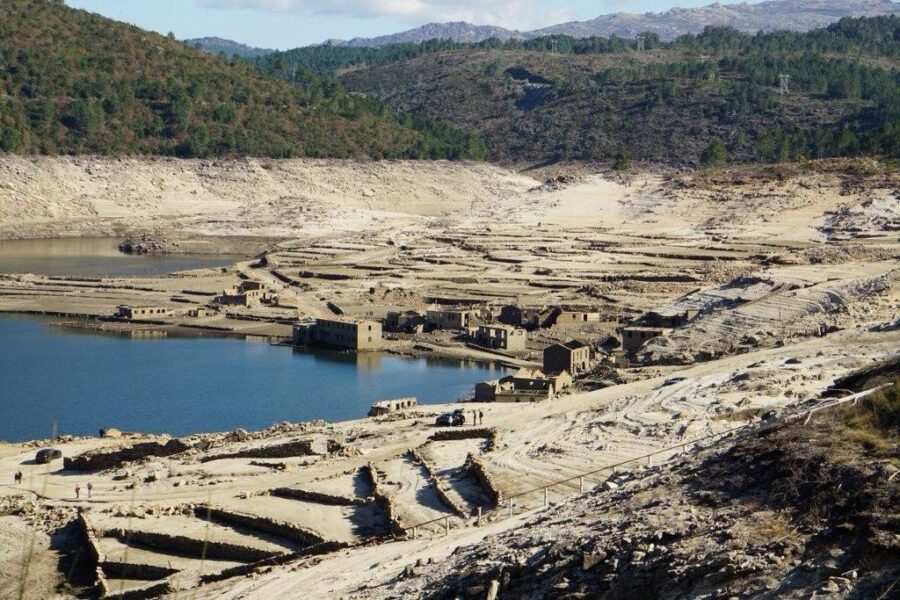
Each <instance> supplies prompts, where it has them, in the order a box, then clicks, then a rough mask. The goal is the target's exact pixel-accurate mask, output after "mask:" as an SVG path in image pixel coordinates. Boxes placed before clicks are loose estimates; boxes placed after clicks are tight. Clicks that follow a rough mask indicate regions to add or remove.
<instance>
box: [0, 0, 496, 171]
mask: <svg viewBox="0 0 900 600" xmlns="http://www.w3.org/2000/svg"><path fill="white" fill-rule="evenodd" d="M293 83H294V85H289V84H287V83H285V82H283V81H281V80H278V79H275V78H270V77H266V76H264V75H262V74H260V73H259V71H258V70H257V69H255V68H253V66H252V65H249V64H246V63H244V62H242V61H233V60H229V59H225V58H222V57H217V56H211V55H208V54H206V53H204V52H201V51H199V50H196V49H194V48H191V47H188V46H186V45H185V44H183V43H181V42H178V41H176V40H174V39H170V38H166V37H163V36H159V35H156V34H153V33H149V32H147V31H143V30H141V29H138V28H136V27H132V26H129V25H125V24H123V23H118V22H115V21H112V20H109V19H105V18H103V17H100V16H98V15H94V14H91V13H88V12H85V11H81V10H74V9H71V8H67V7H66V6H65V5H64V4H63V3H62V2H61V1H58V0H56V1H47V0H3V2H0V152H14V153H22V154H51V155H52V154H83V153H94V154H148V155H154V154H156V155H174V156H183V157H205V156H241V155H254V156H271V157H290V156H311V157H316V156H329V157H350V156H372V157H413V158H419V157H422V158H443V157H447V158H481V157H483V155H484V148H483V145H481V144H479V142H478V140H477V139H475V138H473V137H472V136H468V135H465V134H461V133H459V132H458V131H455V130H454V129H453V128H451V127H447V126H442V127H436V126H431V125H429V126H428V127H421V128H420V130H418V131H417V130H415V129H413V127H412V125H414V124H419V123H420V122H421V119H419V120H415V121H414V120H413V119H407V120H406V123H401V122H400V121H399V120H398V119H396V118H394V117H393V116H392V115H391V114H390V111H389V110H387V109H385V108H384V106H382V105H381V104H380V103H379V102H377V101H373V100H371V99H366V98H363V97H359V96H353V95H350V94H348V93H347V92H346V91H345V90H344V89H342V88H341V86H340V85H338V84H337V83H336V82H334V81H333V80H330V79H325V78H322V77H318V76H314V75H311V74H308V73H305V72H297V73H295V76H294V78H293Z"/></svg>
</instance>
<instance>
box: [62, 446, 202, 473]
mask: <svg viewBox="0 0 900 600" xmlns="http://www.w3.org/2000/svg"><path fill="white" fill-rule="evenodd" d="M190 448H191V446H190V445H188V444H186V443H184V442H183V441H181V440H178V439H172V440H169V441H167V442H164V443H163V442H144V443H141V444H134V445H133V446H125V447H118V448H101V449H97V450H93V451H90V452H85V453H84V454H79V455H78V456H73V457H66V458H65V459H63V467H64V468H65V469H66V470H70V471H106V470H109V469H117V468H119V467H121V466H122V465H124V464H125V463H129V462H133V461H137V460H142V459H144V458H147V457H149V456H173V455H175V454H180V453H182V452H186V451H187V450H190Z"/></svg>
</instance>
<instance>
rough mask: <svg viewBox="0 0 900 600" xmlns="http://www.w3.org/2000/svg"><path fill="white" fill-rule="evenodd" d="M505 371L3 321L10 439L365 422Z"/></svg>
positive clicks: (3, 387)
mask: <svg viewBox="0 0 900 600" xmlns="http://www.w3.org/2000/svg"><path fill="white" fill-rule="evenodd" d="M502 374H503V373H502V370H501V369H500V368H499V367H492V366H488V365H483V364H477V363H472V362H460V361H441V360H426V359H412V358H404V357H399V356H394V355H386V354H380V353H378V354H359V355H355V354H345V353H301V352H298V351H296V350H294V349H292V348H287V347H279V346H272V345H270V344H269V343H268V342H250V341H245V340H241V339H229V338H221V337H200V338H198V337H185V338H171V337H170V338H163V339H132V338H130V337H123V336H114V335H97V334H93V333H82V332H79V331H78V330H72V329H68V328H60V327H55V326H52V325H51V324H50V323H48V322H47V321H45V320H37V319H21V318H11V317H0V411H2V413H0V439H2V440H7V441H23V440H28V439H37V438H47V437H50V435H51V432H52V430H53V426H54V423H56V427H57V430H58V432H59V434H78V435H95V434H96V433H97V431H98V430H99V429H100V428H103V427H117V428H119V429H122V430H125V431H141V432H153V433H170V434H172V435H186V434H190V433H198V432H210V431H229V430H232V429H234V428H236V427H243V428H245V429H251V430H252V429H262V428H265V427H268V426H269V425H272V424H273V423H277V422H281V421H293V422H297V421H309V420H312V419H319V418H321V419H326V420H328V421H338V420H345V419H353V418H359V417H363V416H365V414H366V412H367V411H368V409H369V406H370V405H371V404H372V403H373V402H375V401H378V400H384V399H390V398H398V397H406V396H416V397H417V398H418V399H419V402H420V403H423V404H424V403H438V402H452V401H455V400H457V399H459V398H461V397H463V396H465V395H467V394H469V393H470V392H471V390H472V386H473V385H474V384H475V383H476V382H478V381H481V380H484V379H489V378H496V377H500V376H502Z"/></svg>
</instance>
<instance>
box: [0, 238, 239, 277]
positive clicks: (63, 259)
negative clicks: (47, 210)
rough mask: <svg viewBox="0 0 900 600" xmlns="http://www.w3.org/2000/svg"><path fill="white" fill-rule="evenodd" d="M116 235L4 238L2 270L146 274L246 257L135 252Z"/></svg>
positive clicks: (82, 274) (0, 256)
mask: <svg viewBox="0 0 900 600" xmlns="http://www.w3.org/2000/svg"><path fill="white" fill-rule="evenodd" d="M119 243H120V240H117V239H112V238H57V239H48V240H0V273H35V274H38V275H47V276H54V277H56V276H69V277H146V276H154V275H165V274H167V273H173V272H176V271H187V270H190V269H203V268H210V267H224V266H226V265H230V264H232V263H234V262H237V261H239V260H242V259H244V258H245V257H244V256H239V255H231V254H152V255H132V254H124V253H122V252H120V251H119V248H118V246H119Z"/></svg>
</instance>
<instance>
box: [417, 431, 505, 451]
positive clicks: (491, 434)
mask: <svg viewBox="0 0 900 600" xmlns="http://www.w3.org/2000/svg"><path fill="white" fill-rule="evenodd" d="M478 438H483V439H486V440H488V442H489V443H490V449H491V450H493V448H494V446H496V445H497V442H498V441H499V439H500V432H499V431H497V429H495V428H493V427H461V428H459V429H441V430H440V431H436V432H434V433H432V434H431V435H430V436H429V437H428V439H429V440H432V441H435V442H447V441H453V440H471V439H478Z"/></svg>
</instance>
